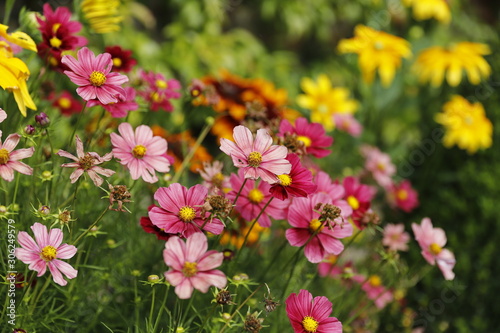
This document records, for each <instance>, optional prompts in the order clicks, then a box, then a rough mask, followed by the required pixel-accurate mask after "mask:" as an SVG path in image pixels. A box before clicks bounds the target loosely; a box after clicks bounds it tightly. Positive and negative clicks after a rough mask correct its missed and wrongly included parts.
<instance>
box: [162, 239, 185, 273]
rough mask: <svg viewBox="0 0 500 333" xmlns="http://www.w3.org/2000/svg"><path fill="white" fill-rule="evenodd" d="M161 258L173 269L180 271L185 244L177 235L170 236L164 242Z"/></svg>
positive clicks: (183, 258) (183, 261) (183, 260)
mask: <svg viewBox="0 0 500 333" xmlns="http://www.w3.org/2000/svg"><path fill="white" fill-rule="evenodd" d="M163 259H164V260H165V264H166V265H167V266H169V267H172V268H173V269H175V270H178V271H181V270H182V268H183V267H184V263H185V262H186V261H188V260H187V259H186V245H185V244H184V242H183V241H182V240H181V239H180V238H179V237H177V236H173V237H171V238H170V239H169V240H168V241H167V243H166V244H165V250H163Z"/></svg>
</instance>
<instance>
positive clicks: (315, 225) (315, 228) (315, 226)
mask: <svg viewBox="0 0 500 333" xmlns="http://www.w3.org/2000/svg"><path fill="white" fill-rule="evenodd" d="M324 227H325V226H324V225H323V222H321V221H320V220H318V219H313V220H312V221H311V222H309V231H311V233H315V232H320V231H321V230H323V228H324Z"/></svg>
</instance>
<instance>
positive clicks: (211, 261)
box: [191, 232, 224, 271]
mask: <svg viewBox="0 0 500 333" xmlns="http://www.w3.org/2000/svg"><path fill="white" fill-rule="evenodd" d="M198 234H201V232H199V233H198ZM195 235H196V234H195ZM193 236H194V235H193ZM193 236H191V237H193ZM223 260H224V255H223V254H222V252H216V251H208V252H207V253H206V254H205V255H203V257H201V258H200V259H199V260H198V270H199V271H208V270H211V269H214V268H217V267H219V266H220V265H222V261H223Z"/></svg>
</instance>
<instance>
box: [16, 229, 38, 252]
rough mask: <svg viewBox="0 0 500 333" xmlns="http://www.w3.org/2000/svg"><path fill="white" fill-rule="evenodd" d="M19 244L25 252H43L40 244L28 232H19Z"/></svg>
mask: <svg viewBox="0 0 500 333" xmlns="http://www.w3.org/2000/svg"><path fill="white" fill-rule="evenodd" d="M17 242H18V243H19V245H21V246H22V247H23V248H24V249H25V250H28V251H33V252H40V251H41V249H40V247H39V246H38V244H37V243H36V242H35V240H34V239H33V238H32V237H31V236H30V235H29V234H28V233H27V232H26V231H19V233H18V234H17Z"/></svg>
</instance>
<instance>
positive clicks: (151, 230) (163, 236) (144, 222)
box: [139, 205, 175, 241]
mask: <svg viewBox="0 0 500 333" xmlns="http://www.w3.org/2000/svg"><path fill="white" fill-rule="evenodd" d="M153 207H156V205H151V206H149V207H148V212H149V211H150V210H151V209H153ZM139 224H140V225H141V227H142V229H143V230H144V231H145V232H147V233H148V234H155V235H156V238H158V239H160V240H165V241H166V240H168V239H169V238H170V237H172V236H175V235H174V234H168V233H166V232H165V231H163V230H162V229H160V228H158V227H157V226H155V225H154V224H153V222H151V219H150V218H149V216H141V218H140V220H139Z"/></svg>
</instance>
